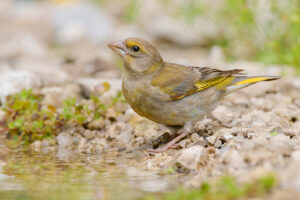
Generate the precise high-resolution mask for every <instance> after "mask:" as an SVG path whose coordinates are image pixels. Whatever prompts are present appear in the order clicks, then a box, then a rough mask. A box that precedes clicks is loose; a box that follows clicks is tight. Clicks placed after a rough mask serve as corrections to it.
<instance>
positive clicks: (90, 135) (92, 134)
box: [83, 130, 96, 140]
mask: <svg viewBox="0 0 300 200" xmlns="http://www.w3.org/2000/svg"><path fill="white" fill-rule="evenodd" d="M83 136H84V137H85V138H86V139H87V140H92V139H94V138H95V137H96V132H95V131H91V130H86V131H84V132H83Z"/></svg>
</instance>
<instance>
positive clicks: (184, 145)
mask: <svg viewBox="0 0 300 200" xmlns="http://www.w3.org/2000/svg"><path fill="white" fill-rule="evenodd" d="M189 144H190V140H189V139H185V140H181V141H180V142H179V147H181V148H185V147H187V146H188V145H189Z"/></svg>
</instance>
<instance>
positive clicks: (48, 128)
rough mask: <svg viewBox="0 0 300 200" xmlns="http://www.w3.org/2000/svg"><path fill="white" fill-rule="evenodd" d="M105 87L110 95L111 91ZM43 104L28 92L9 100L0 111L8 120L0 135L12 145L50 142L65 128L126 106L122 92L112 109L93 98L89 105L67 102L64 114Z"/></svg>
mask: <svg viewBox="0 0 300 200" xmlns="http://www.w3.org/2000/svg"><path fill="white" fill-rule="evenodd" d="M104 86H105V91H107V90H108V89H109V87H108V86H107V85H105V84H104ZM42 100H43V96H41V95H37V94H34V93H33V92H32V90H25V89H24V90H22V91H21V92H20V93H17V94H14V95H11V96H8V97H7V100H6V103H5V104H4V105H2V107H1V110H3V111H4V112H5V117H4V121H2V122H1V125H3V127H2V129H1V130H0V131H1V132H6V133H8V136H9V138H10V139H11V141H10V143H11V144H19V143H21V144H29V143H31V142H33V141H35V140H42V139H46V138H51V137H53V136H56V135H57V134H58V133H59V131H60V129H61V128H62V127H66V126H82V125H83V124H85V123H88V122H91V121H93V120H96V119H99V118H101V117H105V114H106V111H107V108H108V107H113V106H114V105H115V104H116V103H118V102H122V103H124V102H125V99H124V96H123V94H122V92H119V93H118V94H117V95H116V96H115V97H113V98H112V100H111V103H110V104H109V105H105V104H103V103H102V102H101V101H100V100H99V98H98V97H96V96H93V95H92V96H91V99H90V102H89V103H78V102H77V100H76V99H75V98H73V99H67V100H65V101H64V103H63V108H62V109H61V110H57V109H56V108H55V107H54V106H52V105H42ZM14 141H15V142H14Z"/></svg>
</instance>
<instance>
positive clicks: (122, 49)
mask: <svg viewBox="0 0 300 200" xmlns="http://www.w3.org/2000/svg"><path fill="white" fill-rule="evenodd" d="M107 46H108V47H109V48H111V49H112V50H113V51H114V52H115V53H117V54H119V55H120V56H121V57H123V56H125V55H126V53H127V50H126V45H125V42H124V41H123V40H122V41H118V42H112V43H109V44H108V45H107Z"/></svg>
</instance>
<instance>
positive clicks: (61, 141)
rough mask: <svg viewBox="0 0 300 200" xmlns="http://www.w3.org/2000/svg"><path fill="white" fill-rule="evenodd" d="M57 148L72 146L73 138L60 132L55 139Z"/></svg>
mask: <svg viewBox="0 0 300 200" xmlns="http://www.w3.org/2000/svg"><path fill="white" fill-rule="evenodd" d="M56 140H57V143H58V145H59V147H68V146H71V145H72V144H73V137H72V136H71V135H70V134H69V133H67V132H62V133H60V134H59V135H58V136H57V137H56Z"/></svg>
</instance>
